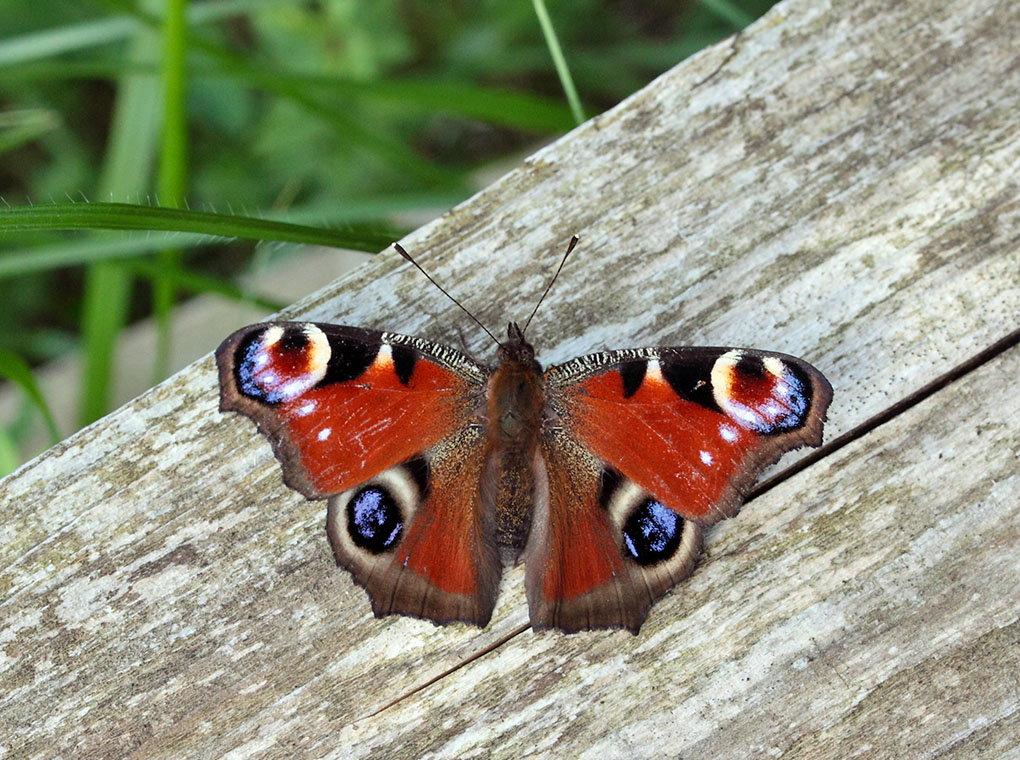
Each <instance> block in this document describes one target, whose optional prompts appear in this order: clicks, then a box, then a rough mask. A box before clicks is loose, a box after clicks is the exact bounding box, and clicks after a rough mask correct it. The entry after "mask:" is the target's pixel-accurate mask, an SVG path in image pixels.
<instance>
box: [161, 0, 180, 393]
mask: <svg viewBox="0 0 1020 760" xmlns="http://www.w3.org/2000/svg"><path fill="white" fill-rule="evenodd" d="M187 8H188V2H187V0H167V3H166V10H165V13H166V16H165V19H164V22H163V134H162V137H163V139H162V144H161V149H160V154H159V177H158V184H157V187H158V196H159V198H160V200H161V203H162V204H163V205H165V206H169V207H172V208H179V207H180V206H181V205H182V202H183V200H184V197H185V194H186V193H187V184H188V179H187V167H188V122H187V110H186V106H185V89H186V76H185V56H186V53H187V48H188V40H187V25H186V22H185V13H186V11H187ZM159 257H160V258H159V261H160V269H161V270H162V275H161V276H160V277H157V278H156V279H155V281H154V282H153V293H152V299H153V305H152V310H153V317H154V319H155V321H156V357H155V361H154V364H153V384H156V383H158V382H159V381H160V380H162V379H163V378H164V377H166V376H167V375H168V374H170V321H171V317H172V315H173V307H174V297H175V295H176V293H175V288H174V284H175V282H176V278H175V277H174V274H175V272H176V271H177V270H178V269H179V268H180V266H181V257H182V253H181V251H180V250H179V249H175V250H168V251H163V252H161V253H160V254H159Z"/></svg>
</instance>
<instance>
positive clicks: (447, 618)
mask: <svg viewBox="0 0 1020 760" xmlns="http://www.w3.org/2000/svg"><path fill="white" fill-rule="evenodd" d="M575 242H576V239H575V240H573V241H572V242H571V246H570V249H568V251H567V253H568V254H569V252H570V250H571V249H572V248H573V244H574V243H575ZM398 250H400V252H401V253H402V254H403V255H405V257H407V256H406V254H405V253H404V251H403V250H402V249H399V248H398ZM407 258H408V259H410V257H407ZM565 259H566V257H564V260H565ZM411 261H412V263H414V262H413V260H411ZM415 265H416V266H417V264H415ZM560 266H561V267H562V264H561V265H560ZM419 268H420V267H419ZM430 279H431V278H430ZM550 285H551V283H550ZM444 292H445V291H444ZM546 292H548V288H547V289H546ZM458 305H459V304H458ZM536 309H537V306H536ZM529 321H530V320H529ZM526 327H527V324H526V325H525V329H526ZM498 357H499V363H498V365H497V366H496V368H495V369H493V368H491V367H487V366H484V365H482V364H480V363H478V362H476V361H475V360H473V359H471V358H469V357H467V356H465V355H464V354H463V353H461V352H459V351H457V350H455V349H453V348H451V347H449V346H445V345H441V344H438V343H432V342H430V341H427V340H423V339H421V338H414V337H409V336H406V335H399V334H396V333H390V332H380V331H377V330H369V329H365V328H360V327H346V326H342V325H332V324H322V323H312V322H274V323H263V324H255V325H249V326H248V327H244V328H242V329H240V330H238V331H237V332H235V333H234V334H233V335H231V336H230V337H229V338H227V339H226V340H225V341H223V343H222V344H221V345H220V347H219V349H218V350H217V351H216V361H217V364H218V366H219V376H220V409H221V411H234V412H240V413H241V414H244V415H246V416H248V417H250V418H251V419H252V420H253V421H254V422H255V424H256V425H257V426H258V428H259V430H261V431H262V433H264V434H265V435H266V436H267V437H268V438H269V440H270V442H271V444H272V446H273V451H274V452H275V453H276V456H277V457H278V458H279V460H280V462H281V464H282V465H283V478H284V481H285V482H286V483H287V485H288V486H290V487H291V488H293V489H295V490H296V491H298V492H299V493H301V494H303V495H304V496H305V497H307V498H309V499H327V500H328V508H327V516H326V532H327V534H328V536H329V541H330V544H331V545H332V548H333V554H334V556H335V557H336V561H337V563H338V564H339V565H342V566H343V567H345V568H347V569H348V570H349V571H350V572H351V573H352V574H353V575H354V578H355V580H356V581H357V582H358V583H359V584H360V585H362V586H364V587H365V590H366V591H367V592H368V595H369V598H370V600H371V603H372V609H373V611H374V612H375V614H376V615H377V616H379V617H381V616H383V615H390V614H403V615H412V616H415V617H420V618H426V619H428V620H432V621H434V622H436V623H441V624H442V623H449V622H452V621H463V622H466V623H471V624H474V625H478V626H484V625H486V624H487V623H488V622H489V619H490V617H491V616H492V610H493V607H494V605H495V601H496V593H497V590H498V587H499V583H500V578H501V574H502V568H503V566H504V564H507V563H513V562H515V561H517V560H518V559H519V558H523V559H524V562H525V575H526V588H527V597H528V608H529V613H530V617H531V624H532V627H533V628H536V629H541V628H559V629H561V630H563V631H567V632H575V631H580V630H585V629H591V628H627V629H629V630H630V631H632V632H634V633H637V631H638V629H639V628H640V627H641V624H642V623H643V622H644V619H645V617H646V616H647V614H648V610H649V608H650V607H651V605H652V603H653V602H654V601H655V600H656V599H658V598H659V597H660V596H662V595H663V594H664V593H665V592H666V591H667V590H668V589H670V588H671V587H672V586H674V585H675V584H676V583H677V582H679V581H680V580H681V579H683V578H685V577H686V576H687V575H689V574H690V572H691V571H692V569H693V568H694V565H695V562H696V560H697V557H698V554H699V552H700V550H701V540H702V532H703V531H704V529H705V527H706V526H709V525H711V524H713V523H715V522H717V521H718V520H721V519H722V518H724V517H731V516H733V515H735V514H736V513H737V512H738V511H739V509H740V507H741V504H742V501H743V496H744V494H745V492H746V491H747V489H748V488H749V487H750V486H751V484H752V483H753V482H754V480H755V479H756V477H757V476H758V474H759V473H760V472H761V471H762V469H763V468H764V467H766V466H767V465H769V464H771V463H772V462H775V461H776V460H777V459H778V458H779V457H780V456H781V455H782V454H783V453H784V452H786V451H789V450H791V449H795V448H798V447H800V446H818V445H820V444H821V441H822V423H823V421H824V419H825V412H826V408H827V407H828V405H829V401H830V400H831V398H832V387H831V386H830V385H829V383H828V381H827V380H826V379H825V377H823V376H822V374H821V373H820V372H818V370H816V369H815V368H814V367H812V366H811V365H810V364H808V363H807V362H805V361H803V360H801V359H797V358H795V357H792V356H787V355H785V354H780V353H773V352H765V351H756V350H751V349H741V348H687V347H668V348H665V347H652V348H634V349H624V350H620V351H605V352H602V353H595V354H590V355H588V356H582V357H580V358H577V359H573V360H572V361H568V362H566V363H565V364H561V365H558V366H553V367H550V368H549V369H547V370H545V371H544V372H543V370H542V367H541V365H540V364H539V363H538V362H537V361H536V360H535V351H534V349H533V348H532V346H531V344H530V343H528V342H527V340H526V339H525V337H524V329H522V328H520V327H519V326H518V325H517V324H516V323H513V322H511V323H510V325H509V327H508V329H507V338H506V340H505V341H503V342H501V343H500V345H499V352H498Z"/></svg>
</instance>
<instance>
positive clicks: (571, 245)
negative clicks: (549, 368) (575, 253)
mask: <svg viewBox="0 0 1020 760" xmlns="http://www.w3.org/2000/svg"><path fill="white" fill-rule="evenodd" d="M577 241H578V237H577V235H574V236H573V237H572V238H570V243H569V245H567V252H566V253H564V254H563V258H562V259H561V260H560V265H559V266H558V267H556V274H554V275H553V276H552V279H551V280H549V284H548V285H546V286H545V291H544V292H543V293H542V297H541V298H539V299H538V303H536V304H535V308H534V309H532V310H531V316H530V317H528V321H527V322H525V323H524V329H523V330H521V333H522V334H523V333H526V332H527V331H528V325H530V324H531V320H532V319H534V318H535V314H536V313H537V312H538V307H539V306H541V305H542V301H544V300H545V297H546V296H547V295H549V291H550V290H552V286H553V283H554V282H556V278H557V277H559V276H560V272H562V271H563V265H564V264H566V263H567V256H569V255H570V252H571V251H572V250H574V246H575V245H577Z"/></svg>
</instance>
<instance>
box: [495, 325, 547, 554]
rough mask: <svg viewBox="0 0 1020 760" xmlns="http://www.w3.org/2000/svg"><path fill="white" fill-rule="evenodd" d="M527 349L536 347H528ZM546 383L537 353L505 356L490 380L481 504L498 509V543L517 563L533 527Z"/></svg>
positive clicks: (526, 346)
mask: <svg viewBox="0 0 1020 760" xmlns="http://www.w3.org/2000/svg"><path fill="white" fill-rule="evenodd" d="M522 348H526V349H530V348H531V347H530V346H528V345H527V344H526V343H525V344H523V345H522ZM525 353H527V352H526V351H525ZM543 384H544V381H543V378H542V371H541V367H540V366H539V365H538V363H537V362H535V361H534V358H533V354H529V355H527V356H524V355H519V356H515V355H511V356H509V357H506V358H504V360H503V362H502V363H501V364H500V366H499V368H498V369H497V370H496V372H495V373H493V375H492V378H491V380H490V381H489V388H488V426H487V430H486V434H487V437H488V441H487V443H488V453H487V457H486V472H485V474H486V477H485V482H484V483H483V486H482V500H483V502H485V501H488V502H489V503H492V504H494V505H495V514H496V540H497V541H498V542H499V544H500V545H502V546H504V547H507V548H509V549H510V550H511V552H510V554H511V555H512V556H513V558H515V559H516V556H517V555H518V554H519V553H520V551H521V549H522V548H523V547H524V544H525V542H526V541H527V538H528V531H529V530H530V528H531V513H532V505H533V503H534V498H535V482H534V467H533V464H534V462H535V456H536V453H537V451H538V444H539V435H540V432H539V431H540V430H541V424H540V423H541V418H542V410H543V407H544V405H545V393H544V389H543Z"/></svg>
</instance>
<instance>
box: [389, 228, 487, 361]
mask: <svg viewBox="0 0 1020 760" xmlns="http://www.w3.org/2000/svg"><path fill="white" fill-rule="evenodd" d="M393 247H394V248H396V249H397V253H399V254H400V255H401V256H403V257H404V258H405V259H406V260H407V261H409V262H411V264H412V265H413V266H414V268H415V269H417V270H418V271H419V272H421V273H422V274H423V275H425V279H427V280H428V281H429V282H431V283H432V284H433V285H435V286H436V287H437V288H439V292H440V293H442V294H443V295H444V296H446V297H447V298H449V299H450V300H451V301H453V302H454V303H455V304H457V306H458V307H460V310H461V311H463V312H464V313H465V314H467V315H468V316H469V317H471V319H472V320H473V321H474V323H475V324H476V325H478V326H479V327H481V328H482V329H483V330H484V331H485V334H486V335H488V336H489V337H490V338H492V339H493V340H494V341H495V342H496V345H497V346H502V345H503V344H502V343H500V342H499V338H497V337H496V336H495V335H493V334H492V333H491V332H490V331H489V328H488V327H486V326H485V325H483V324H482V323H481V322H480V321H478V317H476V316H475V315H474V314H472V313H471V312H470V311H468V310H467V308H466V307H465V306H464V304H462V303H461V302H460V301H458V300H457V299H456V298H454V297H453V296H451V295H450V294H449V293H447V292H446V289H445V288H444V287H443V286H442V285H440V284H439V283H438V282H436V281H435V280H434V279H432V275H430V274H429V273H428V272H426V271H425V270H424V269H422V268H421V264H419V263H418V262H417V261H415V260H414V258H412V256H411V254H409V253H408V252H407V251H405V250H404V247H403V246H402V245H400V243H394V244H393Z"/></svg>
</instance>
